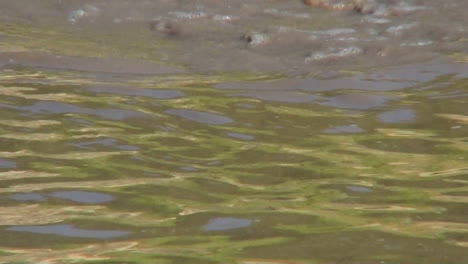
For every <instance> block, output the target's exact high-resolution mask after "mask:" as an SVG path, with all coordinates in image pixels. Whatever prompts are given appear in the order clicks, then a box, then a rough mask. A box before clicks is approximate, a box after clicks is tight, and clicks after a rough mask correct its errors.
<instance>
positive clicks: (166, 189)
mask: <svg viewBox="0 0 468 264" xmlns="http://www.w3.org/2000/svg"><path fill="white" fill-rule="evenodd" d="M124 190H125V191H128V192H132V193H138V194H140V195H150V196H153V197H164V198H169V199H175V200H187V201H194V202H200V203H218V202H222V201H223V199H221V198H218V197H217V196H213V195H212V194H209V193H206V192H204V191H203V190H202V189H189V188H183V187H176V186H158V185H144V186H132V187H126V188H124Z"/></svg>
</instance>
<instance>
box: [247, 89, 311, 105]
mask: <svg viewBox="0 0 468 264" xmlns="http://www.w3.org/2000/svg"><path fill="white" fill-rule="evenodd" d="M239 95H240V96H244V97H250V98H255V99H259V100H262V101H270V102H283V103H310V102H313V101H315V100H316V99H317V98H318V97H317V96H314V95H310V94H305V93H298V92H287V91H263V90H262V91H248V92H243V93H240V94H239Z"/></svg>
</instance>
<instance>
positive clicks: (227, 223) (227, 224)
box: [202, 217, 252, 231]
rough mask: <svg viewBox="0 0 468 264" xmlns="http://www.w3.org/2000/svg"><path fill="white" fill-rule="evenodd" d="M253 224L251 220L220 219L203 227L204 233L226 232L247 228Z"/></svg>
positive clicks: (212, 220) (213, 220)
mask: <svg viewBox="0 0 468 264" xmlns="http://www.w3.org/2000/svg"><path fill="white" fill-rule="evenodd" d="M251 224H252V220H251V219H244V218H234V217H218V218H213V219H211V220H210V221H209V222H208V223H207V224H206V225H204V226H202V229H203V230H204V231H224V230H231V229H238V228H246V227H249V226H250V225H251Z"/></svg>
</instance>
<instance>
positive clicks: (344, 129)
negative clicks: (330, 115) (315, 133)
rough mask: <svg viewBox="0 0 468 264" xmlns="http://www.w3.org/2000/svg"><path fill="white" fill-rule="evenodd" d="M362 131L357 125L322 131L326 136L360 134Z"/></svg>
mask: <svg viewBox="0 0 468 264" xmlns="http://www.w3.org/2000/svg"><path fill="white" fill-rule="evenodd" d="M363 131H364V130H363V129H362V128H360V127H359V126H358V125H346V126H336V127H332V128H329V129H326V130H325V131H323V132H324V133H327V134H340V133H361V132H363Z"/></svg>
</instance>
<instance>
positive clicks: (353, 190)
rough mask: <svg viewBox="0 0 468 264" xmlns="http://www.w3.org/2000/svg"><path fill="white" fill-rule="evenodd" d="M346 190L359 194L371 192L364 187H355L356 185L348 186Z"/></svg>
mask: <svg viewBox="0 0 468 264" xmlns="http://www.w3.org/2000/svg"><path fill="white" fill-rule="evenodd" d="M346 189H347V190H349V191H352V192H359V193H370V192H372V189H371V188H368V187H364V186H356V185H348V186H346Z"/></svg>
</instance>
